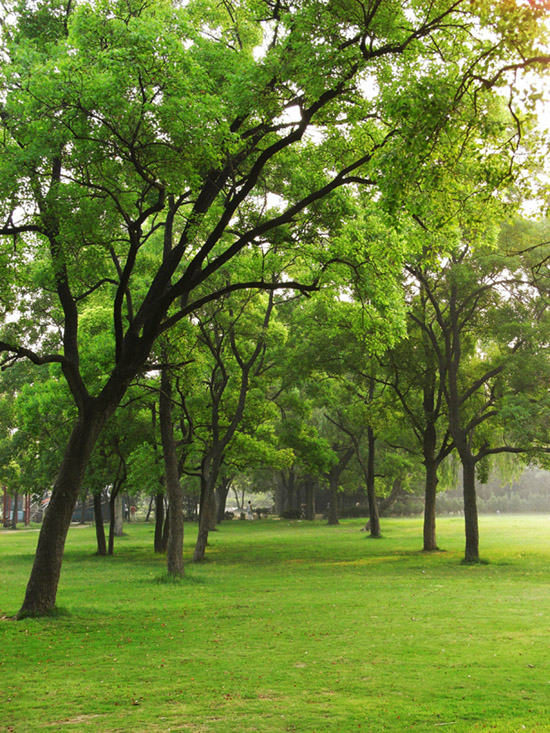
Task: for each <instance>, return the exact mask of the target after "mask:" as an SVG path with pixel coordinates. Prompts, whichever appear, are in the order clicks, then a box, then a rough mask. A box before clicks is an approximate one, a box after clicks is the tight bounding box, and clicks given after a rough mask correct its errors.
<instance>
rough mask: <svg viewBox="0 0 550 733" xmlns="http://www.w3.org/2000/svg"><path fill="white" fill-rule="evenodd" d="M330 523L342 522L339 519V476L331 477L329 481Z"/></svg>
mask: <svg viewBox="0 0 550 733" xmlns="http://www.w3.org/2000/svg"><path fill="white" fill-rule="evenodd" d="M328 524H340V522H339V521H338V478H337V477H334V479H333V478H332V477H331V479H330V483H329V504H328Z"/></svg>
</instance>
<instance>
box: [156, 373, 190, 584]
mask: <svg viewBox="0 0 550 733" xmlns="http://www.w3.org/2000/svg"><path fill="white" fill-rule="evenodd" d="M159 422H160V434H161V439H162V452H163V454H164V478H165V482H166V483H165V485H166V493H167V494H168V501H169V503H170V514H169V519H168V521H169V527H168V545H167V547H166V565H167V571H168V575H172V576H176V577H181V576H182V575H183V574H184V572H185V571H184V567H183V531H184V530H183V492H182V490H181V484H180V479H179V470H178V455H177V447H176V440H175V438H174V426H173V424H172V380H171V379H170V374H169V372H168V371H167V370H166V369H163V370H162V373H161V377H160V397H159Z"/></svg>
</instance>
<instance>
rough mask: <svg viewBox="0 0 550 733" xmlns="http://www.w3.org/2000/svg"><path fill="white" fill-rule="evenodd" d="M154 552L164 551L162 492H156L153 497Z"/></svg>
mask: <svg viewBox="0 0 550 733" xmlns="http://www.w3.org/2000/svg"><path fill="white" fill-rule="evenodd" d="M154 499H155V552H164V551H165V549H166V548H165V547H164V545H163V542H162V529H163V525H164V494H160V493H159V494H156V495H155V497H154Z"/></svg>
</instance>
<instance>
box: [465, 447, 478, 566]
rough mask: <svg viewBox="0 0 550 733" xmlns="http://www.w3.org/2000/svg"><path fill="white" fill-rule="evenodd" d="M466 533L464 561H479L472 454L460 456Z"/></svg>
mask: <svg viewBox="0 0 550 733" xmlns="http://www.w3.org/2000/svg"><path fill="white" fill-rule="evenodd" d="M461 461H462V482H463V483H462V486H463V493H464V522H465V533H466V548H465V551H464V561H465V562H479V526H478V517H477V497H476V472H475V461H474V459H473V457H472V456H464V457H462V456H461Z"/></svg>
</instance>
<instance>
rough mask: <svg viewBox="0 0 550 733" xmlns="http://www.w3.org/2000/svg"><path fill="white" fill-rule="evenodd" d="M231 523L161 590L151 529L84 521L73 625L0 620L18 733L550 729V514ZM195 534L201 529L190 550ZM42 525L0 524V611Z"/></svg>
mask: <svg viewBox="0 0 550 733" xmlns="http://www.w3.org/2000/svg"><path fill="white" fill-rule="evenodd" d="M361 526H362V522H361V521H359V520H348V521H345V522H342V523H341V524H340V525H339V526H338V527H328V526H327V525H326V524H324V523H320V522H315V523H307V522H287V521H276V520H263V521H255V522H240V521H233V522H229V523H225V524H224V525H223V526H222V528H221V530H220V531H219V532H216V533H213V534H212V535H211V542H210V547H209V550H208V561H207V562H205V563H204V564H202V565H199V566H193V565H191V564H189V565H188V566H187V576H186V578H185V579H184V580H183V581H182V582H180V583H166V582H161V581H162V579H163V578H164V575H163V572H164V558H162V557H159V556H155V554H154V553H153V551H152V545H153V527H152V526H150V525H143V524H141V525H129V526H126V532H127V535H126V536H125V537H123V538H121V539H120V540H119V541H118V542H117V545H116V548H115V553H116V554H115V556H114V557H111V558H99V557H96V556H95V555H94V551H95V536H94V530H93V528H92V527H86V528H74V529H71V531H70V533H69V537H68V541H67V549H66V555H65V562H64V566H63V572H62V576H61V582H60V588H59V593H58V603H59V605H60V607H61V608H63V609H66V611H67V613H66V614H65V615H62V616H60V617H59V618H56V619H40V620H36V619H27V620H24V621H19V622H14V621H10V620H2V621H0V636H1V639H0V643H1V647H0V731H15V732H16V733H24V732H25V731H37V730H48V729H59V730H62V731H67V732H69V731H170V730H171V731H197V732H198V731H204V732H209V731H213V732H214V731H228V732H233V731H235V732H241V731H260V732H261V731H355V730H362V731H384V730H390V731H404V730H416V731H437V730H450V731H477V730H483V729H485V728H486V729H489V730H496V731H523V730H527V731H550V628H549V621H550V582H549V580H550V578H549V570H550V518H549V517H547V516H536V517H535V516H514V517H510V516H503V515H500V516H494V517H482V518H481V522H480V530H481V543H482V544H481V547H482V555H483V556H484V557H485V558H486V559H487V560H488V561H489V562H488V564H484V565H474V566H469V565H462V564H461V563H460V560H461V557H462V552H463V544H464V542H463V520H462V519H460V518H458V517H457V518H446V519H441V520H440V521H439V522H438V539H439V542H440V544H441V546H442V547H443V548H444V550H445V552H439V553H435V554H431V555H425V554H422V553H421V552H419V551H418V549H419V547H420V546H421V520H420V519H391V520H384V521H383V532H384V538H383V539H382V540H371V539H369V538H367V537H366V536H365V534H362V533H360V532H359V529H360V527H361ZM195 535H196V528H194V527H188V528H187V535H186V555H187V557H188V558H190V556H191V552H192V548H193V543H194V539H195ZM37 536H38V535H37V532H32V531H23V530H18V531H17V532H11V533H2V534H0V616H9V615H12V614H14V613H15V612H16V611H17V610H18V608H19V606H20V604H21V601H22V598H23V593H24V588H25V585H26V581H27V578H28V574H29V572H30V568H31V563H32V555H33V551H34V547H35V544H36V540H37Z"/></svg>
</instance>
